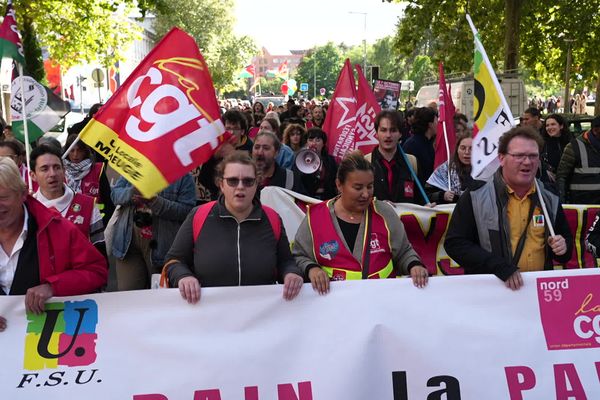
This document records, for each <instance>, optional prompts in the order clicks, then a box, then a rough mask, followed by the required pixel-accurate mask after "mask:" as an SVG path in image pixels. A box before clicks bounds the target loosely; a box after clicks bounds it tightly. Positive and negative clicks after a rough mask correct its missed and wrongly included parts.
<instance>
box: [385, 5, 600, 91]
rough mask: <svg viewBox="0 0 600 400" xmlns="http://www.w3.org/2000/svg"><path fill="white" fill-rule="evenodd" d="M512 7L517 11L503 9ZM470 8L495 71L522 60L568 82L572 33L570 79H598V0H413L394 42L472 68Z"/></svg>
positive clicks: (406, 53)
mask: <svg viewBox="0 0 600 400" xmlns="http://www.w3.org/2000/svg"><path fill="white" fill-rule="evenodd" d="M467 6H468V8H469V9H468V10H467ZM511 7H516V8H517V9H516V10H515V12H510V11H507V12H505V10H508V9H510V8H511ZM467 12H468V13H469V14H470V15H471V17H472V19H473V22H474V24H475V26H476V27H477V29H478V31H479V34H480V36H481V40H482V42H483V45H484V47H485V49H486V52H487V54H488V56H489V58H490V61H491V62H492V66H493V67H494V68H495V69H496V71H497V72H498V71H500V72H501V71H504V70H505V69H506V67H511V65H512V63H513V62H518V66H519V68H521V70H524V71H525V74H524V75H525V76H528V77H531V78H532V79H536V80H539V81H540V82H541V83H542V84H546V85H556V84H557V83H563V84H564V71H565V64H566V58H567V42H566V41H565V39H572V40H573V42H572V49H573V68H572V73H571V79H572V80H574V81H575V84H576V86H579V87H581V86H583V85H585V84H592V83H596V82H598V76H599V71H600V62H599V61H600V34H598V32H599V28H600V15H599V13H600V0H577V1H567V0H559V1H556V2H548V1H544V0H529V1H525V2H524V1H520V0H486V1H484V0H456V1H449V0H443V1H439V0H410V1H408V5H407V7H406V9H405V13H404V17H403V18H402V19H401V20H400V21H399V24H398V29H397V32H396V36H395V38H394V48H395V49H396V50H397V51H398V53H399V54H400V55H401V56H403V57H408V58H409V59H410V58H413V57H415V56H417V55H428V56H430V57H431V60H432V61H433V62H434V64H436V63H437V61H444V63H445V70H446V73H451V72H459V71H469V72H470V71H471V68H472V65H473V36H472V34H471V30H470V28H469V26H468V23H467V21H466V18H465V14H466V13H467ZM507 15H508V16H509V17H507ZM513 52H516V54H513ZM511 59H512V60H514V61H511ZM507 62H508V64H507Z"/></svg>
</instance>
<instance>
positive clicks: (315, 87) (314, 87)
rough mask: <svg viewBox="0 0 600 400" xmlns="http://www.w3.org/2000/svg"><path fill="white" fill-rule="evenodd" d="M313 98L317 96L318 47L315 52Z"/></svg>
mask: <svg viewBox="0 0 600 400" xmlns="http://www.w3.org/2000/svg"><path fill="white" fill-rule="evenodd" d="M312 59H313V99H316V98H317V48H316V46H315V50H314V53H313V57H312Z"/></svg>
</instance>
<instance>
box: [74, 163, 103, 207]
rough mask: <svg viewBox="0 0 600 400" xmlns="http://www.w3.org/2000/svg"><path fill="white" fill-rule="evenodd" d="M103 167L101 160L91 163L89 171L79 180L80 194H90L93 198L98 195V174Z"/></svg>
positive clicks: (96, 197) (100, 173)
mask: <svg viewBox="0 0 600 400" xmlns="http://www.w3.org/2000/svg"><path fill="white" fill-rule="evenodd" d="M103 169H104V164H103V163H101V162H97V163H94V165H92V168H90V172H89V173H88V174H87V175H86V176H84V177H83V179H82V180H81V187H80V190H81V193H82V194H85V195H87V196H92V197H94V198H95V199H98V198H99V197H100V175H102V170H103Z"/></svg>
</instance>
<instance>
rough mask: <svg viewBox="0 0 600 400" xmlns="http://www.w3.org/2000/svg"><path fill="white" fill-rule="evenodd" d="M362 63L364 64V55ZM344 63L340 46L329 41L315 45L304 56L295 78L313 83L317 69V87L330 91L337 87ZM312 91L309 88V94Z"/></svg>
mask: <svg viewBox="0 0 600 400" xmlns="http://www.w3.org/2000/svg"><path fill="white" fill-rule="evenodd" d="M360 63H361V64H362V56H361V59H360ZM343 64H344V58H343V56H342V53H341V51H340V49H339V46H336V45H335V44H334V43H333V42H329V43H327V44H325V45H324V46H319V47H315V48H314V49H312V50H311V51H309V52H308V54H307V55H306V56H304V58H303V59H302V62H301V63H300V65H299V66H298V69H297V70H296V75H295V79H296V81H298V82H308V83H309V85H313V82H314V77H315V71H316V78H317V79H316V81H317V88H325V89H326V90H327V93H330V92H332V91H333V90H334V89H335V84H336V82H337V78H338V75H339V74H340V70H341V69H342V66H343ZM312 93H313V91H312V90H309V95H311V94H312ZM317 93H318V91H317ZM309 97H312V96H309Z"/></svg>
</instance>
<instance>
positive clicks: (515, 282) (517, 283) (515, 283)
mask: <svg viewBox="0 0 600 400" xmlns="http://www.w3.org/2000/svg"><path fill="white" fill-rule="evenodd" d="M505 283H506V287H508V288H511V289H512V290H518V289H519V288H520V287H521V286H523V278H522V277H521V273H520V272H519V271H515V272H514V273H513V274H512V275H511V276H509V277H508V279H507V280H506V282H505Z"/></svg>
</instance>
